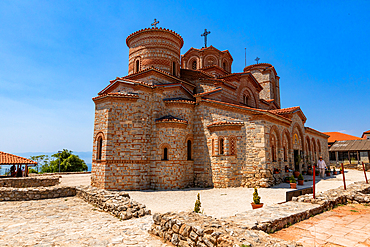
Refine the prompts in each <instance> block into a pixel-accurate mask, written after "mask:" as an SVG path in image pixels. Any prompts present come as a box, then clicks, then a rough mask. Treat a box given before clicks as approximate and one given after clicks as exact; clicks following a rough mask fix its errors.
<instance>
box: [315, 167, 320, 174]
mask: <svg viewBox="0 0 370 247" xmlns="http://www.w3.org/2000/svg"><path fill="white" fill-rule="evenodd" d="M315 175H316V176H319V175H320V170H319V169H317V168H316V169H315Z"/></svg>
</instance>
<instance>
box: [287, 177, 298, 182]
mask: <svg viewBox="0 0 370 247" xmlns="http://www.w3.org/2000/svg"><path fill="white" fill-rule="evenodd" d="M289 180H290V182H291V183H297V181H296V180H295V178H294V176H293V175H292V176H291V177H290V178H289Z"/></svg>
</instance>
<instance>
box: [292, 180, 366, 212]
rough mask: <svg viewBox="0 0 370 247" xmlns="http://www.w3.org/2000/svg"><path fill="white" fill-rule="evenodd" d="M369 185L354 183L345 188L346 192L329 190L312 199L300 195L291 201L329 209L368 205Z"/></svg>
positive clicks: (308, 195) (340, 189)
mask: <svg viewBox="0 0 370 247" xmlns="http://www.w3.org/2000/svg"><path fill="white" fill-rule="evenodd" d="M369 193H370V184H366V183H365V182H362V181H361V182H355V183H353V184H350V185H348V186H347V190H344V189H343V187H342V186H341V187H339V188H337V189H331V190H327V191H324V192H321V193H319V194H317V195H316V198H315V199H313V196H312V194H307V195H302V196H299V197H293V201H297V202H306V203H307V202H308V203H316V204H320V205H324V206H325V207H326V208H328V209H330V208H332V207H334V206H336V205H338V204H343V203H347V202H350V203H369V202H370V195H369Z"/></svg>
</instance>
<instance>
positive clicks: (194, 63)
mask: <svg viewBox="0 0 370 247" xmlns="http://www.w3.org/2000/svg"><path fill="white" fill-rule="evenodd" d="M191 68H192V69H194V70H196V69H197V61H193V63H192V64H191Z"/></svg>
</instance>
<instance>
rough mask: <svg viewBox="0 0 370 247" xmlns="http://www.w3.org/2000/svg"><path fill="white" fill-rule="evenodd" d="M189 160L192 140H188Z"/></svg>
mask: <svg viewBox="0 0 370 247" xmlns="http://www.w3.org/2000/svg"><path fill="white" fill-rule="evenodd" d="M188 160H191V141H190V140H188Z"/></svg>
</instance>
